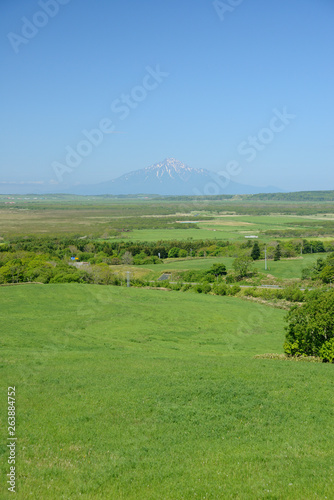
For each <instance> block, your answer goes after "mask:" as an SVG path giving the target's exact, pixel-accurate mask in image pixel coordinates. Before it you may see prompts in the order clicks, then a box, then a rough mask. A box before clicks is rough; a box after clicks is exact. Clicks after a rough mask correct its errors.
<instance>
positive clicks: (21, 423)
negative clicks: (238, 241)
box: [0, 285, 334, 500]
mask: <svg viewBox="0 0 334 500" xmlns="http://www.w3.org/2000/svg"><path fill="white" fill-rule="evenodd" d="M0 300H1V306H2V307H1V310H0V321H1V362H0V377H1V381H2V396H1V398H0V422H1V447H0V453H1V472H2V478H3V480H2V484H1V495H0V496H1V498H4V499H5V498H11V494H10V493H8V492H7V491H6V489H7V486H6V483H5V478H6V474H7V473H8V464H7V455H8V448H7V447H6V443H7V430H6V427H7V425H6V412H7V387H8V386H15V387H16V394H17V415H16V417H17V429H16V433H17V439H18V440H17V494H16V497H17V498H18V499H27V498H41V499H46V500H47V499H55V498H59V499H61V498H63V499H69V498H71V499H76V498H85V499H95V498H96V499H105V498H110V499H121V500H122V499H123V500H132V499H138V500H143V499H145V500H169V499H170V500H179V499H180V500H181V499H196V498H198V499H217V500H218V499H222V498H238V499H245V500H246V499H247V500H248V499H250V498H254V499H261V498H263V499H269V498H271V499H275V498H276V499H279V498H284V499H306V498H307V499H316V498H323V499H325V498H328V499H329V498H333V494H334V487H333V474H334V462H333V458H334V451H333V439H334V430H333V417H334V410H333V408H334V407H333V389H334V387H333V374H334V372H333V369H334V367H333V366H332V365H326V364H321V363H314V364H313V363H300V362H299V363H298V362H289V361H277V360H267V359H254V357H253V356H254V355H255V354H259V353H265V352H280V353H281V352H283V349H282V344H283V340H284V316H285V312H284V311H282V310H279V309H274V308H270V307H268V306H263V305H260V304H256V303H252V302H248V301H243V300H241V299H237V298H232V297H216V296H202V295H196V294H192V293H184V294H183V293H182V292H164V291H154V290H144V289H134V288H130V289H127V288H117V287H109V286H104V287H103V286H94V285H45V286H38V285H25V286H8V287H0Z"/></svg>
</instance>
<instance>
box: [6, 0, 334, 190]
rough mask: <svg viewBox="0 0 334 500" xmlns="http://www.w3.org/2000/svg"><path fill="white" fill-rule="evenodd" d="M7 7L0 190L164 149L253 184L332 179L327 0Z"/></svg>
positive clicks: (99, 173)
mask: <svg viewBox="0 0 334 500" xmlns="http://www.w3.org/2000/svg"><path fill="white" fill-rule="evenodd" d="M236 4H238V5H236ZM1 12H2V16H1V18H0V30H1V31H0V32H1V36H2V44H1V47H0V54H1V56H2V60H3V65H4V67H5V68H6V71H5V75H4V77H3V78H2V80H1V83H0V89H1V93H2V95H3V96H4V100H3V105H2V112H3V133H2V134H1V139H0V144H1V151H2V156H1V176H0V193H1V192H2V191H3V190H5V189H6V190H7V188H8V186H10V185H12V184H13V183H14V184H22V183H23V184H29V185H30V186H31V187H32V188H33V186H39V187H40V186H46V187H47V188H48V189H49V188H50V186H55V187H57V189H59V188H61V187H64V189H65V188H67V187H69V186H75V185H85V184H97V183H100V182H107V181H110V180H112V179H115V178H117V177H120V176H122V175H123V174H126V173H128V172H132V171H136V170H139V169H143V168H145V167H148V166H149V165H152V164H155V163H156V162H159V161H161V160H162V159H164V158H168V157H174V158H177V159H178V160H181V161H182V162H184V163H185V164H187V165H189V166H190V167H193V168H195V169H202V168H203V169H207V170H209V171H213V172H221V173H227V174H228V175H229V176H230V177H231V181H233V182H236V183H239V184H244V185H250V186H263V187H265V186H268V185H271V186H277V187H278V188H281V189H283V190H285V191H301V190H312V189H314V190H325V189H332V188H333V185H332V183H331V182H332V178H333V174H332V167H333V159H334V143H333V138H332V130H333V120H334V118H333V117H334V95H333V90H332V89H333V88H334V72H333V70H332V68H331V64H330V60H331V59H330V57H331V47H332V46H333V42H334V31H333V29H332V27H333V18H334V4H333V3H332V2H331V1H330V0H296V1H295V2H293V3H286V4H282V2H279V1H278V0H273V1H272V2H270V3H268V2H265V0H257V1H256V2H253V3H251V2H246V1H243V0H241V1H239V2H235V1H234V2H232V1H229V0H226V1H224V2H223V1H217V0H216V1H213V2H212V1H209V2H208V1H204V0H201V1H199V2H197V3H196V4H193V3H191V2H177V1H176V0H171V1H170V2H168V3H166V2H162V1H161V0H160V1H159V0H158V1H155V2H153V0H147V1H145V2H141V3H139V2H137V3H136V2H135V1H134V0H125V1H123V2H107V1H102V2H100V3H99V4H98V5H97V4H94V3H91V2H79V1H78V0H39V1H36V2H35V1H30V0H28V1H23V0H18V1H17V2H15V4H13V3H11V2H3V3H2V6H1ZM6 192H8V191H6ZM31 192H33V189H32V191H31Z"/></svg>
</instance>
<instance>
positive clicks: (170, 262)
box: [114, 253, 326, 279]
mask: <svg viewBox="0 0 334 500" xmlns="http://www.w3.org/2000/svg"><path fill="white" fill-rule="evenodd" d="M319 257H322V258H326V254H324V253H313V254H305V255H303V256H301V257H298V258H293V259H281V260H279V261H276V262H275V261H274V260H272V259H268V261H267V271H266V270H265V263H264V260H257V261H254V263H253V266H254V268H255V269H257V270H258V271H259V272H260V273H264V274H271V275H272V276H274V277H275V278H278V279H300V278H301V273H302V269H303V268H304V267H307V266H309V265H311V264H313V263H314V262H315V261H316V260H317V259H318V258H319ZM234 260H235V259H234V257H200V258H188V259H166V260H164V263H163V264H161V265H153V264H146V265H143V266H133V268H134V269H136V270H138V271H139V270H142V273H143V270H144V269H145V270H146V271H147V272H150V273H151V274H150V275H149V277H150V279H155V278H158V277H159V276H160V275H161V274H162V273H163V272H172V271H189V270H199V271H203V270H209V269H210V268H211V267H212V266H213V264H217V263H223V264H225V266H226V269H227V270H228V271H233V262H234ZM114 269H115V271H117V266H114Z"/></svg>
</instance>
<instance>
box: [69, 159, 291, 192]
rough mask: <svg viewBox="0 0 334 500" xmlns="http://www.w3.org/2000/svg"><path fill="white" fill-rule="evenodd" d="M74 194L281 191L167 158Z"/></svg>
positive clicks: (77, 190)
mask: <svg viewBox="0 0 334 500" xmlns="http://www.w3.org/2000/svg"><path fill="white" fill-rule="evenodd" d="M71 192H73V194H86V195H88V194H92V195H98V194H114V195H122V194H123V195H128V194H159V195H177V196H182V195H188V196H200V195H219V194H256V193H263V192H265V193H277V192H282V190H281V189H279V188H277V187H273V186H268V187H265V188H263V187H256V186H247V185H243V184H238V183H237V182H234V181H226V179H225V178H224V177H219V176H218V175H217V174H215V173H214V172H210V171H209V170H206V169H204V168H201V169H198V168H192V167H189V166H188V165H185V164H184V163H182V162H180V161H178V160H176V159H175V158H166V159H165V160H164V161H162V162H159V163H155V164H154V165H151V166H150V167H146V168H143V169H140V170H135V171H134V172H129V173H128V174H124V175H121V176H120V177H118V178H116V179H114V180H111V181H107V182H103V183H99V184H95V185H91V186H76V187H75V188H73V189H72V190H71Z"/></svg>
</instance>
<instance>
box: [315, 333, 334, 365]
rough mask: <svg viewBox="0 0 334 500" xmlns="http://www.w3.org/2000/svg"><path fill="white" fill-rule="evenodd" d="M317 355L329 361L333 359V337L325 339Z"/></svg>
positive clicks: (331, 361)
mask: <svg viewBox="0 0 334 500" xmlns="http://www.w3.org/2000/svg"><path fill="white" fill-rule="evenodd" d="M319 356H320V357H321V358H322V359H323V360H324V361H328V362H329V363H333V361H334V338H331V339H330V340H327V341H326V342H325V343H324V344H323V345H322V347H321V349H320V351H319Z"/></svg>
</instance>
